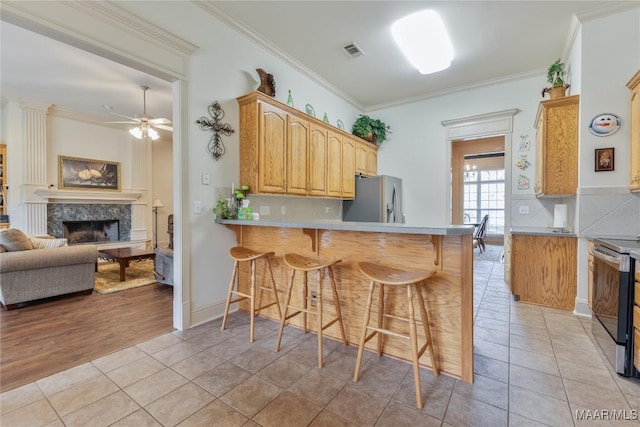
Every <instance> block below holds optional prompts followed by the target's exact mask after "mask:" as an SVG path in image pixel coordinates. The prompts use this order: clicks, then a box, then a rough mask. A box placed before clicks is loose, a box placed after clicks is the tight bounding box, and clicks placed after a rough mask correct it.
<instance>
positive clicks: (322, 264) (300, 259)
mask: <svg viewBox="0 0 640 427" xmlns="http://www.w3.org/2000/svg"><path fill="white" fill-rule="evenodd" d="M283 259H284V262H285V263H286V264H287V265H288V266H289V267H291V268H293V269H295V270H300V271H313V270H320V269H321V268H326V267H329V266H330V265H335V264H338V263H339V262H342V260H340V259H338V260H335V261H324V260H319V259H314V258H309V257H305V256H302V255H298V254H285V255H284V258H283Z"/></svg>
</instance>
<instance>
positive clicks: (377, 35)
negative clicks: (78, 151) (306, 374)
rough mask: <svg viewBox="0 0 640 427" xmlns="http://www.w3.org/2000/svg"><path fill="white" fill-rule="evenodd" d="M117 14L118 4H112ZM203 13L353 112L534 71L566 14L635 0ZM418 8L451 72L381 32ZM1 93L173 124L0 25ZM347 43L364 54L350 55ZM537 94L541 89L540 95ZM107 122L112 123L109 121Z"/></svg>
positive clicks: (159, 104)
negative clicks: (436, 21)
mask: <svg viewBox="0 0 640 427" xmlns="http://www.w3.org/2000/svg"><path fill="white" fill-rule="evenodd" d="M121 5H122V7H124V8H126V7H127V6H126V2H124V3H122V4H121ZM203 7H205V8H208V9H209V10H213V12H214V13H216V14H217V15H218V17H219V18H220V19H222V20H223V21H225V22H227V23H228V24H230V25H232V26H234V27H235V28H238V29H239V30H240V31H242V32H244V33H245V34H248V35H249V36H251V37H252V38H254V39H257V40H259V41H260V42H261V43H262V44H263V45H265V46H266V47H268V48H269V49H271V50H272V51H274V52H275V53H277V54H279V55H280V56H282V57H283V58H285V59H286V60H288V61H290V62H291V63H292V64H294V65H295V66H297V67H299V68H301V69H302V70H304V71H305V72H308V73H309V74H311V75H313V76H315V77H317V78H319V79H320V80H321V81H323V82H324V84H325V85H327V86H328V87H330V88H333V89H334V90H335V91H336V92H338V93H339V94H340V95H342V96H343V97H345V98H346V99H348V100H350V101H351V102H353V103H354V104H355V105H357V106H359V107H360V108H361V109H363V110H368V109H369V110H370V109H375V108H379V107H383V106H388V105H394V104H399V103H404V102H409V101H412V100H416V99H422V98H426V97H429V96H435V95H437V94H441V93H447V92H451V91H456V90H461V89H464V88H468V87H473V86H477V85H482V84H488V83H492V82H495V81H499V80H505V79H511V78H517V77H522V76H526V75H540V76H541V79H544V75H545V74H546V68H547V67H548V65H549V64H551V63H552V62H553V61H555V60H556V59H557V58H559V57H562V56H563V55H565V54H566V51H567V49H568V46H569V43H570V41H571V40H570V37H571V36H572V34H573V28H572V17H574V15H577V16H578V17H579V19H580V20H581V21H585V20H589V19H591V18H593V17H597V16H602V15H604V14H608V13H612V12H615V11H618V10H621V9H622V8H629V7H637V3H636V2H633V1H605V2H602V1H553V2H551V1H522V0H516V1H513V0H512V1H435V2H434V1H253V2H249V1H212V2H209V3H207V4H206V5H204V6H203ZM423 8H431V9H434V10H436V11H437V12H438V13H439V14H440V15H441V16H442V18H443V20H444V22H445V24H446V25H447V27H448V29H449V34H450V37H451V39H452V42H453V46H454V50H455V57H454V60H453V62H452V65H451V67H450V68H449V69H447V70H444V71H441V72H439V73H435V74H431V75H421V74H419V73H418V72H417V71H416V70H414V69H413V68H411V66H410V65H409V64H408V63H407V61H406V60H405V59H404V57H402V55H401V54H400V52H399V51H398V50H397V49H396V47H395V46H394V43H393V40H392V39H391V37H390V32H389V27H390V25H391V23H392V22H393V21H394V20H395V19H397V18H399V17H401V16H404V15H406V14H408V13H411V12H413V11H416V10H420V9H423ZM0 25H1V27H0V31H1V50H0V66H1V68H0V73H1V74H0V83H1V86H0V90H1V93H2V96H3V98H4V97H17V98H23V99H27V100H33V101H41V102H46V103H50V104H54V105H55V106H56V107H57V108H59V109H62V110H69V111H73V112H79V113H83V114H87V115H89V116H101V117H104V119H105V120H108V117H109V116H108V115H107V114H106V110H105V109H104V108H103V105H110V106H112V107H113V111H115V112H118V113H120V114H124V115H127V116H136V115H140V114H142V91H141V90H140V88H139V86H140V85H147V86H149V87H150V89H149V91H148V92H147V114H149V115H151V116H154V117H156V118H159V117H164V118H168V119H171V118H172V106H171V102H172V97H171V84H170V83H169V82H166V81H163V80H161V79H158V78H156V77H153V76H150V75H148V74H145V73H142V72H139V71H136V70H133V69H131V68H129V67H126V66H122V65H120V64H116V63H114V62H111V61H108V60H105V59H103V58H100V57H98V56H96V55H93V54H91V53H87V52H85V51H82V50H79V49H77V48H75V47H72V46H69V45H66V44H64V43H60V42H57V41H54V40H52V39H49V38H46V37H43V36H40V35H38V34H35V33H33V32H30V31H27V30H25V29H22V28H20V27H17V26H15V25H12V24H9V23H7V22H4V21H2V22H1V23H0ZM350 42H356V43H357V44H358V45H359V46H360V47H361V48H362V50H363V51H364V52H365V55H364V56H362V57H359V58H355V59H353V58H349V57H348V56H347V55H346V54H345V53H344V51H343V49H342V47H343V46H344V45H346V44H348V43H350ZM541 89H542V88H541ZM111 118H112V119H114V120H117V118H116V117H115V116H111Z"/></svg>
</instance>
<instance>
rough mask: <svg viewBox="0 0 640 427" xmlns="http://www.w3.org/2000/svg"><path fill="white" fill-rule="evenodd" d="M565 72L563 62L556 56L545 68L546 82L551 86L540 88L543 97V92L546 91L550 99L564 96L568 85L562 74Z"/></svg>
mask: <svg viewBox="0 0 640 427" xmlns="http://www.w3.org/2000/svg"><path fill="white" fill-rule="evenodd" d="M566 74H567V71H566V70H565V64H564V62H562V61H561V60H560V58H558V60H557V61H556V62H554V63H553V64H551V65H550V66H549V69H548V70H547V83H550V84H551V87H546V88H544V89H542V97H543V98H544V94H545V93H548V94H549V97H550V98H551V99H556V98H562V97H564V96H565V94H566V92H567V89H568V88H569V86H570V85H568V84H566V83H565V82H564V76H565V75H566Z"/></svg>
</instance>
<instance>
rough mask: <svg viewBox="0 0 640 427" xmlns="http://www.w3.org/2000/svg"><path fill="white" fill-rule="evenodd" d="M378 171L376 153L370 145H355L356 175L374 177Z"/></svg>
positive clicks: (360, 143)
mask: <svg viewBox="0 0 640 427" xmlns="http://www.w3.org/2000/svg"><path fill="white" fill-rule="evenodd" d="M377 171H378V151H377V148H375V147H373V146H372V144H369V143H366V142H360V141H358V142H357V143H356V173H358V174H362V175H364V176H376V173H377Z"/></svg>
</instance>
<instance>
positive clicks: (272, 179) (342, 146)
mask: <svg viewBox="0 0 640 427" xmlns="http://www.w3.org/2000/svg"><path fill="white" fill-rule="evenodd" d="M238 104H239V105H240V131H239V135H240V184H241V185H245V184H246V185H249V186H250V187H251V191H252V192H254V193H258V194H260V193H262V194H286V195H298V196H312V197H335V198H342V199H350V198H353V197H354V196H355V176H356V175H357V174H358V173H361V174H363V175H367V176H373V175H375V174H376V171H377V147H376V146H375V145H373V144H370V143H368V142H366V141H364V140H361V139H360V138H357V137H355V136H353V135H351V134H349V133H346V132H344V131H342V130H340V129H338V128H335V127H333V126H331V125H328V124H327V123H324V122H322V121H320V120H318V119H316V118H315V117H312V116H310V115H308V114H305V113H302V112H300V111H297V110H295V109H293V108H291V107H289V106H287V105H285V104H282V103H281V102H279V101H276V100H275V99H273V98H271V97H269V96H266V95H264V94H262V93H260V92H252V93H250V94H247V95H245V96H242V97H240V98H238Z"/></svg>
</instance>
